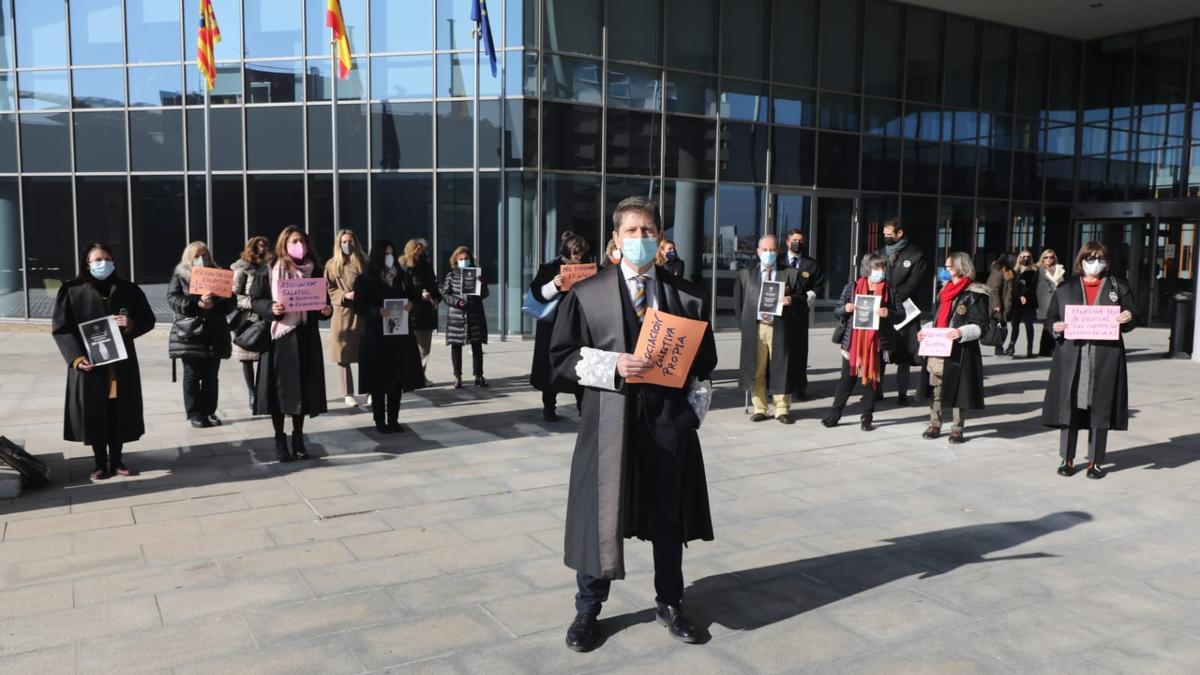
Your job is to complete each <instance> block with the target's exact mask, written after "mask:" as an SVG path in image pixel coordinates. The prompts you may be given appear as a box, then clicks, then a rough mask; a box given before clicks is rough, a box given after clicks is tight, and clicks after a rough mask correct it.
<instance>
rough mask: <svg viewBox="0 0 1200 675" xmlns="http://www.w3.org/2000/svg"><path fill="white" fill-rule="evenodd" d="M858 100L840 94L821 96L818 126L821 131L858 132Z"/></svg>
mask: <svg viewBox="0 0 1200 675" xmlns="http://www.w3.org/2000/svg"><path fill="white" fill-rule="evenodd" d="M859 100H860V99H859V98H858V97H857V96H843V95H841V94H825V93H822V94H821V110H820V115H819V118H820V125H821V128H822V129H837V130H839V131H858V125H859V114H858V107H859Z"/></svg>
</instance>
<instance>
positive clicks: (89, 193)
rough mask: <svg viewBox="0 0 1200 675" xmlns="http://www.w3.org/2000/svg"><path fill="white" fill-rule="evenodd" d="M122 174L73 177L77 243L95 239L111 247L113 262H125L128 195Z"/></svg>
mask: <svg viewBox="0 0 1200 675" xmlns="http://www.w3.org/2000/svg"><path fill="white" fill-rule="evenodd" d="M125 181H126V178H125V176H79V177H78V178H76V179H75V206H76V208H75V214H76V217H77V220H76V227H77V228H78V232H79V245H80V246H81V247H82V246H86V245H87V244H88V242H93V241H99V242H103V243H105V244H108V245H109V246H110V247H111V248H112V250H113V257H114V258H116V259H117V260H118V261H120V262H118V263H117V264H118V265H121V264H122V263H124V265H125V268H126V269H128V265H129V196H128V194H127V193H126V191H125Z"/></svg>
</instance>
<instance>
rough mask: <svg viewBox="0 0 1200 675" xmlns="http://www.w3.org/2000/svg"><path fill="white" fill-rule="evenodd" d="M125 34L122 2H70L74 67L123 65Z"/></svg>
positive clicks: (101, 0)
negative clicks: (123, 37) (122, 28)
mask: <svg viewBox="0 0 1200 675" xmlns="http://www.w3.org/2000/svg"><path fill="white" fill-rule="evenodd" d="M47 4H54V3H47ZM124 33H125V31H123V30H121V0H91V2H75V3H71V62H72V63H74V64H75V65H77V66H78V65H88V66H94V65H104V64H108V63H124V62H125V50H124V45H123V44H121V36H122V35H123V34H124Z"/></svg>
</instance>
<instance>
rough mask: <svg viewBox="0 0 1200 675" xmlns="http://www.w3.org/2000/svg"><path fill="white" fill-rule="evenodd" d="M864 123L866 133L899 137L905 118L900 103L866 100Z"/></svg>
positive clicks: (864, 103) (864, 104) (873, 99)
mask: <svg viewBox="0 0 1200 675" xmlns="http://www.w3.org/2000/svg"><path fill="white" fill-rule="evenodd" d="M947 114H949V113H947ZM863 121H864V125H863V132H864V133H868V134H875V135H878V136H899V135H900V133H901V129H902V128H903V122H904V116H903V115H902V114H901V113H900V102H899V101H886V100H882V99H877V98H868V99H866V100H865V101H864V102H863Z"/></svg>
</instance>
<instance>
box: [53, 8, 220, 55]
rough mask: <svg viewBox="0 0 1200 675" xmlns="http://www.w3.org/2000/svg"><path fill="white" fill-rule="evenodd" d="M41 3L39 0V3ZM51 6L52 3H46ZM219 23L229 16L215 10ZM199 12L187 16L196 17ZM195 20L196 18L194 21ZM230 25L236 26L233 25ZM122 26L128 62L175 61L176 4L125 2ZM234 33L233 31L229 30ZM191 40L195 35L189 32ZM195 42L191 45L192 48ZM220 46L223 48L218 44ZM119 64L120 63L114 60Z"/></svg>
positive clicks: (177, 49) (177, 51)
mask: <svg viewBox="0 0 1200 675" xmlns="http://www.w3.org/2000/svg"><path fill="white" fill-rule="evenodd" d="M39 1H41V0H39ZM46 4H54V3H46ZM215 9H216V11H217V12H218V14H217V17H218V20H219V21H228V20H229V19H228V18H226V17H229V14H227V13H220V12H221V7H220V6H219V5H218V6H217V7H215ZM199 16H200V14H199V10H195V13H194V14H191V15H189V17H188V19H189V25H195V24H192V23H191V18H192V17H199ZM197 20H199V19H197ZM233 25H234V26H236V25H237V23H236V22H235V23H234V24H233ZM125 26H126V29H127V31H128V33H127V35H128V37H127V38H126V39H127V40H128V41H129V63H153V62H156V61H179V60H180V58H179V31H180V25H179V3H178V2H163V0H126V1H125ZM230 32H232V33H237V31H236V30H232V31H230ZM192 37H193V38H194V37H195V33H194V32H193V33H192ZM195 44H196V43H195V41H194V40H193V41H192V42H191V45H193V46H194V45H195ZM222 46H223V45H222ZM117 62H118V63H120V60H119V59H118V61H117Z"/></svg>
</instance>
